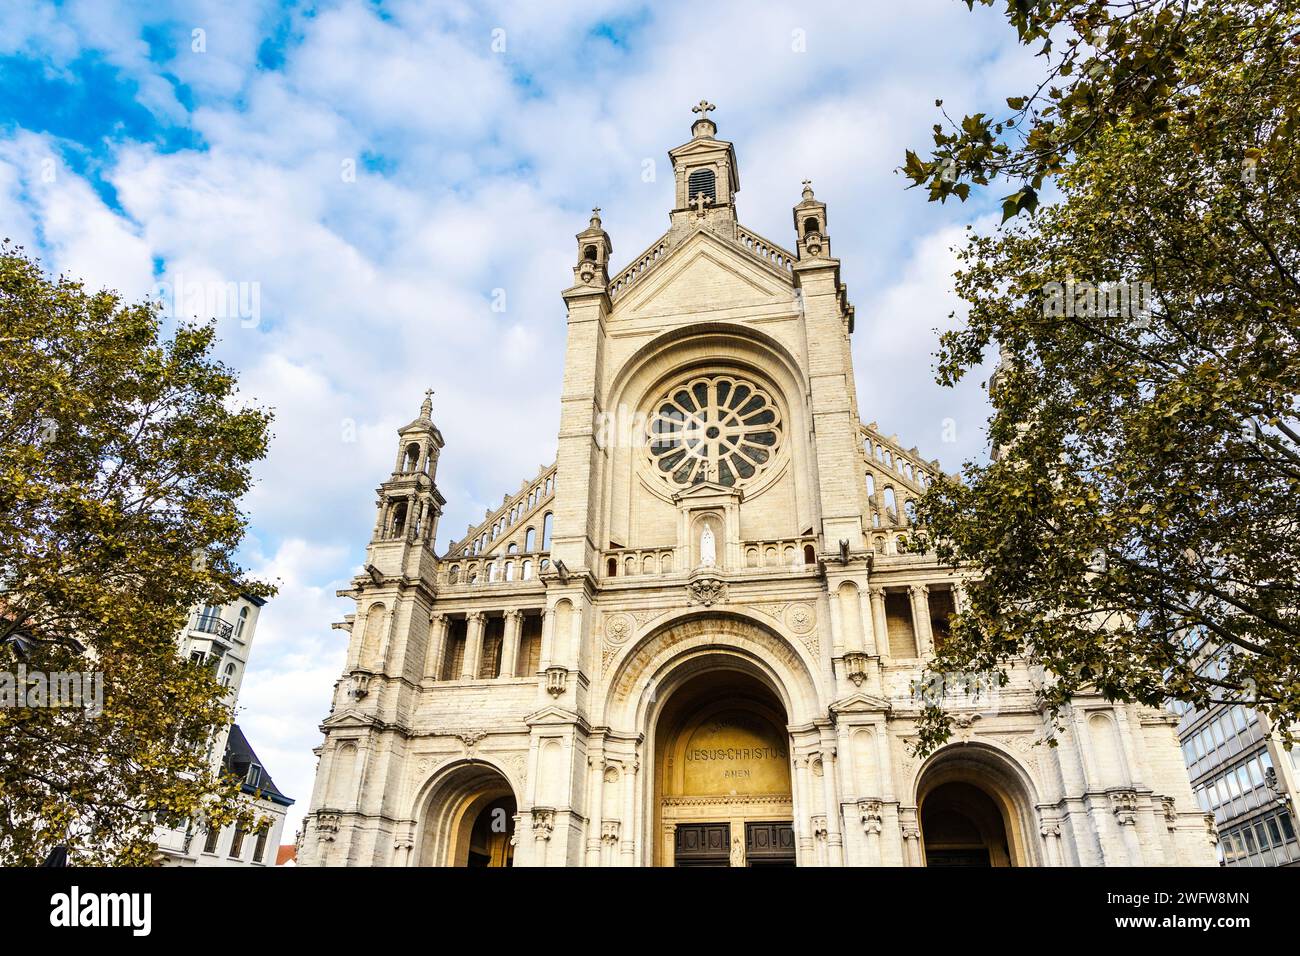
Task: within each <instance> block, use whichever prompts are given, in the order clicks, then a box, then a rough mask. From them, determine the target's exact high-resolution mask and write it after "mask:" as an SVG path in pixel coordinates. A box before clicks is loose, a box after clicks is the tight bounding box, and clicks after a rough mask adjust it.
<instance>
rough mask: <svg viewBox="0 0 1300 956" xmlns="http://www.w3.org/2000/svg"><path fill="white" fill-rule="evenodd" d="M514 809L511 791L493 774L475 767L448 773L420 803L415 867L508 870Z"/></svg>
mask: <svg viewBox="0 0 1300 956" xmlns="http://www.w3.org/2000/svg"><path fill="white" fill-rule="evenodd" d="M516 810H517V804H516V801H515V794H514V790H513V789H511V787H510V782H509V781H508V780H506V778H505V777H504V776H503V775H502V774H501V772H500V771H499V770H496V769H495V768H493V767H491V766H488V765H487V764H481V763H466V764H461V765H459V766H457V767H454V768H452V769H450V770H449V771H448V772H446V773H445V774H443V775H441V776H440V777H439V778H438V780H437V781H436V783H435V784H434V785H433V786H432V787H431V788H430V790H429V794H428V796H427V797H426V798H425V800H424V813H423V814H422V819H421V821H420V842H419V849H418V853H419V856H418V859H419V862H420V865H421V866H467V867H505V866H511V865H513V863H514V845H513V840H514V828H515V813H516Z"/></svg>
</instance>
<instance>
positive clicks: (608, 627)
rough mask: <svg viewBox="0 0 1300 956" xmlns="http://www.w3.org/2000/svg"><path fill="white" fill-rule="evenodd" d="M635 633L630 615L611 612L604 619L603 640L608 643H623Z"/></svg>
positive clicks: (634, 626) (634, 625)
mask: <svg viewBox="0 0 1300 956" xmlns="http://www.w3.org/2000/svg"><path fill="white" fill-rule="evenodd" d="M635 633H636V624H635V622H634V621H633V620H632V618H631V616H630V615H627V614H613V615H611V616H610V617H609V619H608V620H606V621H605V640H606V641H608V642H609V643H610V644H613V645H615V646H618V645H621V644H624V643H626V642H627V640H628V639H629V638H630V637H632V636H633V635H634V634H635Z"/></svg>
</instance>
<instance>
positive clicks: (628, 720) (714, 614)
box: [600, 608, 826, 733]
mask: <svg viewBox="0 0 1300 956" xmlns="http://www.w3.org/2000/svg"><path fill="white" fill-rule="evenodd" d="M692 662H694V663H692ZM719 665H721V666H726V667H732V668H735V669H738V670H744V671H746V672H748V673H751V674H752V675H754V676H755V677H756V678H758V679H759V680H761V681H763V682H764V683H765V684H767V685H768V686H769V687H770V688H771V689H772V692H773V693H774V694H775V695H776V697H777V699H778V700H780V702H781V705H782V707H783V708H784V709H785V712H786V715H787V717H788V719H789V721H790V722H791V723H805V722H808V721H811V720H814V719H816V718H818V717H820V716H822V715H823V714H824V713H825V710H826V702H825V701H823V700H822V695H821V692H820V685H819V682H818V681H817V679H816V678H815V677H814V675H815V674H817V673H819V672H820V668H819V662H818V661H817V659H816V658H815V657H814V656H813V654H812V652H811V651H810V649H809V648H807V647H806V646H804V644H803V643H802V642H800V641H798V640H792V639H790V638H788V637H786V636H785V635H784V634H783V633H781V632H780V631H779V630H778V629H777V628H776V627H774V626H773V625H772V624H771V623H769V622H767V621H764V620H761V619H759V618H757V617H755V616H753V615H751V614H750V613H749V612H746V611H743V610H741V609H726V610H702V609H699V608H693V609H689V610H684V611H680V612H677V613H675V614H670V615H669V617H668V618H666V619H665V620H663V621H661V622H659V623H658V624H657V625H656V626H655V627H654V628H653V629H651V630H650V631H649V632H648V633H646V634H645V635H643V636H642V637H640V638H639V639H638V640H636V641H634V642H633V643H631V644H630V645H629V646H628V647H626V648H624V649H622V651H621V652H620V653H619V654H618V656H616V657H615V658H614V659H613V660H612V661H611V662H610V670H609V676H608V677H607V678H606V679H604V680H603V684H604V689H605V692H604V694H603V695H602V697H603V700H602V706H603V711H602V713H601V721H600V722H601V723H603V724H604V725H605V726H608V727H613V728H616V729H619V730H625V731H628V732H632V733H636V732H638V731H639V732H644V731H645V730H646V729H647V724H648V723H649V721H650V718H651V716H652V715H651V713H650V711H651V709H652V707H653V706H654V704H655V702H656V700H657V699H658V698H659V697H661V696H662V691H663V689H664V688H665V686H666V682H667V680H668V678H669V676H670V675H676V676H678V677H680V676H681V675H684V674H689V673H690V672H691V671H692V670H694V669H697V668H700V667H708V666H719ZM683 668H685V669H683Z"/></svg>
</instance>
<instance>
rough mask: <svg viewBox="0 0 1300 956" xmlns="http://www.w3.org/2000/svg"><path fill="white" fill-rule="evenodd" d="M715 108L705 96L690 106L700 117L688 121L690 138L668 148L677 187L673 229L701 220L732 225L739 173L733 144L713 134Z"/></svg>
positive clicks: (722, 229)
mask: <svg viewBox="0 0 1300 956" xmlns="http://www.w3.org/2000/svg"><path fill="white" fill-rule="evenodd" d="M715 109H717V107H716V106H714V105H713V104H712V103H710V102H709V101H708V100H700V102H699V103H698V104H697V105H695V106H693V107H691V111H692V112H694V113H698V114H699V119H697V120H696V121H695V122H694V123H692V124H691V140H690V142H688V143H683V144H682V145H681V146H678V147H677V148H676V149H670V150H669V151H668V158H669V159H670V160H672V164H673V176H674V178H675V180H676V188H677V193H676V199H675V201H674V203H673V211H672V214H671V220H672V225H673V229H674V230H680V231H685V230H688V229H693V228H694V227H695V226H696V225H698V224H701V223H703V224H705V225H707V226H709V227H710V228H713V229H716V230H718V231H719V232H727V231H728V230H730V229H732V228H734V226H735V223H736V193H737V192H739V191H740V173H739V171H738V170H737V167H736V150H735V148H734V147H733V146H732V145H731V143H728V142H727V141H725V140H721V139H717V138H716V134H717V132H718V126H717V124H716V123H714V122H713V120H712V118H710V116H709V113H710V112H712V111H713V110H715Z"/></svg>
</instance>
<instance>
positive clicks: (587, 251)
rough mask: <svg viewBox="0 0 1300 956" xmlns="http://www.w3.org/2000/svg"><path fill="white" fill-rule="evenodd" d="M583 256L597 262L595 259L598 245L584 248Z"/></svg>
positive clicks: (589, 260)
mask: <svg viewBox="0 0 1300 956" xmlns="http://www.w3.org/2000/svg"><path fill="white" fill-rule="evenodd" d="M582 258H584V259H586V260H587V261H588V262H595V261H596V247H595V246H587V247H586V248H584V249H583V250H582Z"/></svg>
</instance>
